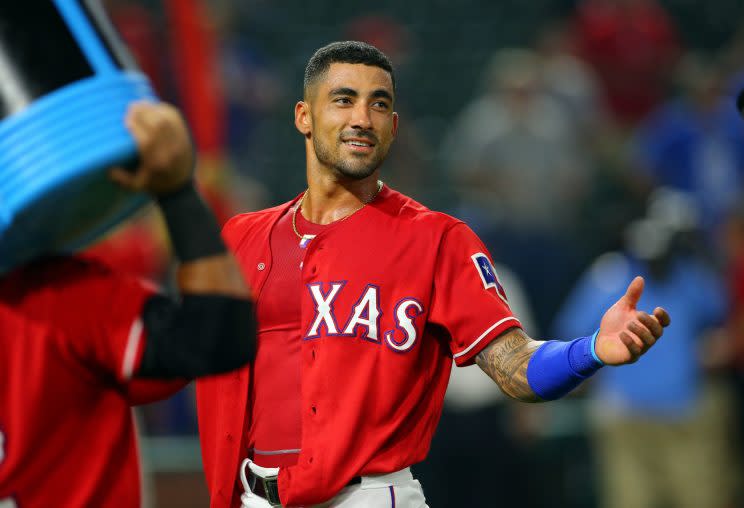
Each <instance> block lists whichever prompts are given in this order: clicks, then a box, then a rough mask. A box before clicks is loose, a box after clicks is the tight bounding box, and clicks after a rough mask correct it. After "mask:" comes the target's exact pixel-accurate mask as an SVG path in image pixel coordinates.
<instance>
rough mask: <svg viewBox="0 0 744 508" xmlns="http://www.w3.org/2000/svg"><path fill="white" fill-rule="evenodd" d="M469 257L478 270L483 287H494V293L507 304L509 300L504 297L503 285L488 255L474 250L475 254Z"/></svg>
mask: <svg viewBox="0 0 744 508" xmlns="http://www.w3.org/2000/svg"><path fill="white" fill-rule="evenodd" d="M470 258H471V259H472V260H473V263H474V264H475V268H476V270H477V271H478V275H479V276H480V279H481V282H483V288H484V289H490V288H494V289H495V290H496V294H497V295H499V298H501V299H502V300H504V302H506V303H507V304H508V303H509V301H508V300H507V299H506V291H504V286H502V285H501V281H499V276H498V275H497V274H496V269H495V268H494V267H493V263H491V260H490V259H488V256H486V255H485V254H484V253H482V252H476V253H475V254H473V255H472V256H470Z"/></svg>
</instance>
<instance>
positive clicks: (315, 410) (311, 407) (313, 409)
mask: <svg viewBox="0 0 744 508" xmlns="http://www.w3.org/2000/svg"><path fill="white" fill-rule="evenodd" d="M310 411H311V412H312V413H313V414H314V415H315V414H318V408H317V407H315V406H310Z"/></svg>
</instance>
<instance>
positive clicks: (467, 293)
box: [429, 223, 522, 366]
mask: <svg viewBox="0 0 744 508" xmlns="http://www.w3.org/2000/svg"><path fill="white" fill-rule="evenodd" d="M429 321H431V322H432V323H435V324H438V325H441V326H443V327H444V328H445V329H446V330H447V331H448V332H449V335H450V349H451V351H452V356H453V357H454V359H455V362H456V363H457V365H458V366H465V365H471V364H472V363H473V362H474V358H475V356H476V355H477V354H478V353H479V352H480V351H481V350H482V349H483V348H485V347H486V346H487V345H488V344H489V343H490V342H491V341H492V340H493V339H494V338H496V337H497V336H499V335H500V334H501V333H502V332H503V331H505V330H507V329H508V328H512V327H515V326H517V327H521V326H522V325H521V324H520V322H519V320H517V318H516V317H514V315H513V314H512V312H511V309H510V308H509V304H508V302H507V299H506V293H505V292H504V288H503V287H502V286H501V282H500V281H499V279H498V275H497V274H496V271H495V270H494V268H493V261H492V260H491V256H490V254H489V253H488V250H487V249H486V247H485V246H484V245H483V242H481V241H480V239H479V238H478V237H477V236H476V235H475V233H473V231H472V230H471V229H470V228H469V227H467V226H466V225H465V224H463V223H458V224H456V225H454V226H453V227H452V228H450V229H449V230H448V231H447V232H446V233H445V235H444V238H443V239H442V243H441V245H440V247H439V254H438V258H437V268H436V273H435V274H434V297H433V298H432V306H431V313H430V315H429Z"/></svg>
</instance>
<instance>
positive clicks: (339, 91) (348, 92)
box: [328, 86, 359, 97]
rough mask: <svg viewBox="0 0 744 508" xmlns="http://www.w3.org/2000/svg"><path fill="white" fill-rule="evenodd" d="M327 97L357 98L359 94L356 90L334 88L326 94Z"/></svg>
mask: <svg viewBox="0 0 744 508" xmlns="http://www.w3.org/2000/svg"><path fill="white" fill-rule="evenodd" d="M328 95H330V96H334V95H348V96H349V97H359V93H358V92H357V91H356V90H354V89H353V88H348V87H343V86H342V87H340V88H334V89H333V90H331V91H330V92H328Z"/></svg>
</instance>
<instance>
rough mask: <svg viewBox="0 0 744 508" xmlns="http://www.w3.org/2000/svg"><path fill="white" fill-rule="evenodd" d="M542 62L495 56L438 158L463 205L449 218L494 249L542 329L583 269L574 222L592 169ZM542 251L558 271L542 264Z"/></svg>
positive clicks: (531, 55) (528, 56)
mask: <svg viewBox="0 0 744 508" xmlns="http://www.w3.org/2000/svg"><path fill="white" fill-rule="evenodd" d="M541 64H542V59H541V57H540V56H539V55H538V54H537V53H536V52H534V51H532V50H529V49H524V48H506V49H500V50H498V51H497V52H496V53H495V54H494V55H493V57H492V58H491V61H490V62H489V65H488V67H487V69H486V70H485V71H484V89H483V92H482V93H481V94H480V95H479V96H477V97H475V98H474V99H473V100H471V102H470V103H469V104H467V105H466V106H465V108H464V109H463V111H462V112H461V113H460V114H459V115H458V117H457V119H456V120H455V122H454V125H453V126H452V127H451V129H450V131H449V132H448V133H447V135H446V137H445V141H444V143H443V146H442V154H443V157H444V160H445V161H446V167H447V173H448V175H449V177H450V179H451V181H452V182H453V186H454V189H455V191H456V192H457V194H458V197H459V203H458V205H457V207H454V209H453V213H454V214H455V215H457V216H459V217H462V218H463V219H465V220H467V221H468V222H469V223H470V224H472V226H473V228H474V229H475V230H476V231H477V232H478V233H479V234H481V235H482V236H483V237H484V240H485V243H486V244H487V245H494V246H496V252H495V255H496V256H497V257H498V258H499V259H500V261H501V262H503V263H505V264H507V265H508V266H510V267H511V268H512V269H513V270H514V271H515V272H516V273H517V275H518V276H519V277H520V278H521V280H522V281H523V282H524V284H525V286H526V288H527V292H528V293H529V294H530V295H532V303H533V306H534V310H535V316H536V320H537V324H538V326H540V327H546V326H547V325H548V323H549V322H550V319H551V317H552V315H553V313H554V312H555V302H556V301H558V299H559V298H561V297H562V296H563V295H564V294H565V292H566V291H567V290H568V288H569V287H570V284H571V283H572V282H573V281H574V278H575V277H576V276H577V275H578V273H579V271H580V269H581V267H582V266H583V265H584V261H583V259H582V256H583V250H584V249H583V248H582V247H583V246H582V243H583V242H585V241H586V240H585V239H584V238H581V237H579V238H577V233H578V228H577V224H578V223H579V211H580V210H582V208H583V203H584V202H585V201H586V200H587V199H588V197H589V191H590V189H591V184H592V181H593V178H594V174H593V173H594V161H593V159H592V154H591V152H590V151H588V150H586V149H584V148H583V147H582V145H583V144H584V140H585V135H586V130H585V129H583V128H582V127H581V122H578V121H577V120H576V117H575V112H574V111H572V109H571V108H569V107H568V106H567V105H566V104H565V103H564V102H562V101H561V100H559V99H558V98H557V97H556V96H554V95H553V94H552V93H550V91H549V90H550V89H549V85H548V83H546V81H545V79H544V78H543V74H542V72H543V70H544V69H543V67H542V66H541ZM546 252H550V253H551V256H552V258H553V260H554V262H555V263H556V265H559V264H560V265H562V266H563V269H562V270H560V271H556V270H554V269H553V268H552V266H549V265H547V264H545V263H542V260H543V259H544V256H545V253H546Z"/></svg>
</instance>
